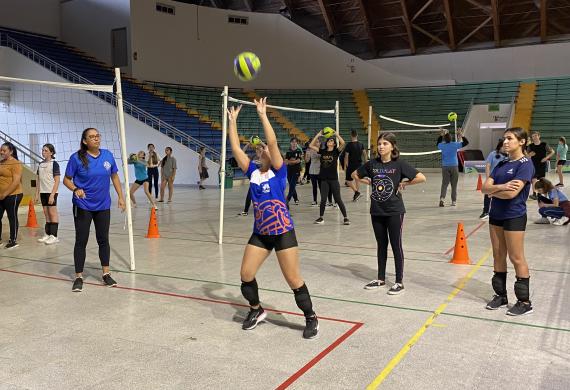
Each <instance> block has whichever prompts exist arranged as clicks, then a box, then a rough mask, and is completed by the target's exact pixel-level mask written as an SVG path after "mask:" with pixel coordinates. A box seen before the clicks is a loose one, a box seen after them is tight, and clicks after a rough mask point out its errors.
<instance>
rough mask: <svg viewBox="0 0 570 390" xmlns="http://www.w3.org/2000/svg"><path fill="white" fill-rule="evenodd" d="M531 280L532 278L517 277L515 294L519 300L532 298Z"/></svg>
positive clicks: (523, 300) (525, 300) (524, 300)
mask: <svg viewBox="0 0 570 390" xmlns="http://www.w3.org/2000/svg"><path fill="white" fill-rule="evenodd" d="M529 280H530V278H519V277H517V281H516V282H515V295H516V296H517V299H518V300H519V301H522V302H528V301H529V300H530V293H529V290H530V288H529Z"/></svg>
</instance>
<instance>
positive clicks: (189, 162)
mask: <svg viewBox="0 0 570 390" xmlns="http://www.w3.org/2000/svg"><path fill="white" fill-rule="evenodd" d="M0 75H3V76H8V77H20V78H31V79H36V80H46V81H60V82H65V80H64V79H63V78H60V77H59V76H56V75H55V74H54V73H52V72H50V71H48V70H47V69H45V68H43V67H41V66H40V65H38V64H36V63H34V62H32V61H30V60H28V59H27V58H26V57H24V56H22V55H20V54H18V53H16V52H15V51H13V50H11V49H8V48H5V47H0ZM2 84H3V85H6V83H5V82H0V85H2ZM11 89H12V98H11V99H12V103H11V107H10V112H0V130H3V131H5V132H6V133H8V134H9V135H10V136H12V137H14V138H16V139H18V141H19V142H21V143H22V144H24V145H27V146H28V147H29V146H30V136H29V135H30V134H33V133H35V134H39V135H40V138H41V137H48V136H47V134H51V138H50V140H51V139H55V141H54V142H55V146H56V150H57V151H58V155H57V157H58V160H60V161H63V164H62V165H63V168H65V166H66V163H65V161H64V160H67V159H68V158H69V156H70V155H71V154H72V153H73V152H75V151H76V150H77V149H78V147H79V140H80V136H81V132H82V131H83V129H85V128H87V127H90V126H95V127H97V128H98V130H99V131H100V132H101V134H102V147H104V148H106V149H109V150H111V151H112V152H113V154H115V157H116V158H119V157H120V149H119V137H118V133H117V125H116V119H115V115H116V111H115V108H114V107H113V106H111V105H110V104H108V103H105V102H103V101H102V100H100V99H98V98H96V97H95V96H93V95H91V94H90V93H88V92H84V91H75V90H64V89H56V88H46V87H44V86H37V85H31V84H21V83H17V84H12V85H11ZM125 121H126V137H127V150H128V151H129V152H137V151H139V150H146V146H147V144H149V143H153V144H155V145H156V148H157V150H158V151H159V153H160V154H161V155H164V148H165V147H166V146H170V147H172V148H173V156H175V157H176V159H177V161H178V166H179V170H178V172H177V175H176V184H192V185H195V184H196V182H197V181H198V179H199V178H198V171H197V166H198V154H197V153H196V152H194V151H192V150H190V149H188V148H187V147H185V146H183V145H181V144H179V143H177V142H175V141H174V140H172V139H171V138H169V137H167V136H166V135H164V134H161V133H159V132H158V131H156V130H154V129H153V128H151V127H149V126H146V125H144V124H143V123H142V122H140V121H138V120H136V119H134V118H132V117H130V116H129V115H126V116H125ZM42 142H45V141H42ZM36 152H39V150H36ZM120 163H121V162H120V161H118V164H119V165H120ZM208 167H209V168H210V172H211V174H210V176H211V177H212V178H211V179H210V180H209V182H208V184H210V185H217V179H216V172H218V170H219V165H218V164H215V163H213V162H212V161H208ZM129 176H130V179H131V181H134V172H133V170H132V169H131V173H130V175H129ZM121 177H122V173H121Z"/></svg>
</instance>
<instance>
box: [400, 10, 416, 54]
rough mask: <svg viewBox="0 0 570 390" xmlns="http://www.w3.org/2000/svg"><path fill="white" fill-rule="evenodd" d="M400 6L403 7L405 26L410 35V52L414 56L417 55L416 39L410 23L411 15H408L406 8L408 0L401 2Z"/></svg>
mask: <svg viewBox="0 0 570 390" xmlns="http://www.w3.org/2000/svg"><path fill="white" fill-rule="evenodd" d="M400 5H401V6H402V18H403V19H404V25H405V26H406V32H407V33H408V42H409V43H410V52H411V53H412V54H416V41H415V39H414V32H413V31H412V23H411V22H410V15H408V7H407V6H406V0H400Z"/></svg>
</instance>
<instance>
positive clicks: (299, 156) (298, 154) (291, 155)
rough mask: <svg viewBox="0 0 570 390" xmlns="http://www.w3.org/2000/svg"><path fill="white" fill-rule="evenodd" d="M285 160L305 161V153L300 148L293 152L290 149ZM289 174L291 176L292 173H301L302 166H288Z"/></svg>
mask: <svg viewBox="0 0 570 390" xmlns="http://www.w3.org/2000/svg"><path fill="white" fill-rule="evenodd" d="M285 159H286V160H291V159H292V160H301V161H303V151H302V150H301V149H299V148H297V149H295V150H291V149H289V150H288V151H287V153H285ZM287 172H288V173H289V174H292V173H299V172H301V164H300V163H299V164H291V165H287Z"/></svg>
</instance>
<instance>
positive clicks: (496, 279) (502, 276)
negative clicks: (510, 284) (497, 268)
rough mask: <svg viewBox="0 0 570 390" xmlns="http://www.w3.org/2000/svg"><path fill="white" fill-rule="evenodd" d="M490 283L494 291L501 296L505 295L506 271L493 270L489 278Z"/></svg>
mask: <svg viewBox="0 0 570 390" xmlns="http://www.w3.org/2000/svg"><path fill="white" fill-rule="evenodd" d="M491 285H492V286H493V290H495V293H496V294H497V295H499V296H501V297H506V296H507V273H506V272H495V274H494V275H493V277H492V278H491Z"/></svg>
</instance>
